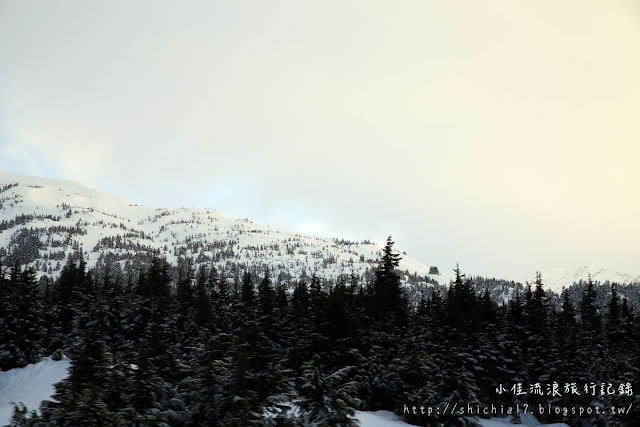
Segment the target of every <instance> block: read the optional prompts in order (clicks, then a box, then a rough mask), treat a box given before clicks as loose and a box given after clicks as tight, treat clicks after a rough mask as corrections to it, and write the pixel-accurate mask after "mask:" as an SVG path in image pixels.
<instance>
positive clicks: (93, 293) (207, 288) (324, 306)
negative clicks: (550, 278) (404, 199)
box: [0, 239, 640, 427]
mask: <svg viewBox="0 0 640 427" xmlns="http://www.w3.org/2000/svg"><path fill="white" fill-rule="evenodd" d="M399 260H400V256H399V255H398V254H396V253H395V252H394V251H393V242H392V241H391V239H389V240H388V241H387V244H386V246H385V248H384V251H383V253H382V256H381V259H380V262H379V265H378V268H377V270H376V271H375V275H374V277H373V278H372V279H371V280H370V281H368V282H367V283H359V282H358V280H357V278H355V277H351V278H346V279H340V280H338V281H337V282H336V283H331V284H329V285H327V284H323V282H322V281H321V280H320V279H319V278H317V277H312V278H311V279H310V280H309V281H308V282H307V281H300V282H297V283H295V284H293V285H290V286H288V287H287V285H285V284H282V283H277V282H276V281H274V280H273V279H272V278H271V275H270V271H269V270H268V269H267V270H265V271H264V273H263V274H262V275H260V276H256V275H254V274H250V273H245V274H243V275H241V276H239V277H236V278H235V279H232V280H230V279H228V278H224V277H221V276H220V275H219V274H218V272H217V271H216V269H215V268H214V267H213V266H209V267H201V268H199V269H198V270H197V271H196V270H195V269H194V268H193V267H191V266H190V264H189V263H185V264H183V266H182V268H181V269H180V271H179V274H178V275H177V277H173V276H172V275H171V274H170V272H169V266H168V264H167V262H166V261H165V260H164V259H162V258H159V257H158V258H154V259H153V261H152V262H151V263H150V265H149V266H148V268H147V269H146V270H145V271H144V272H143V273H142V274H140V276H139V277H138V278H137V279H135V280H134V279H126V280H125V279H123V278H122V277H123V276H121V275H119V274H118V269H117V268H113V269H103V270H102V271H101V272H100V273H98V272H96V271H90V270H88V269H87V266H86V264H85V262H84V260H83V257H82V256H78V257H75V258H73V259H71V260H70V261H69V262H68V263H67V265H66V266H65V267H64V268H63V269H62V271H61V274H60V276H59V278H58V279H57V280H55V281H54V282H52V283H48V282H46V283H45V285H44V286H43V285H42V284H39V283H38V282H37V281H36V276H35V273H34V272H33V271H32V270H29V269H21V268H20V266H19V265H18V264H13V266H11V267H8V268H4V269H0V369H1V370H8V369H12V368H15V367H21V366H25V365H26V364H30V363H36V362H37V361H38V360H40V358H41V357H42V356H48V355H51V354H54V355H56V356H55V357H62V356H61V354H62V353H64V354H65V355H67V356H68V357H69V358H70V359H71V367H70V371H69V376H68V377H67V378H66V379H65V380H63V381H62V382H60V383H58V384H56V386H55V389H56V392H55V395H54V396H53V400H50V401H45V402H43V404H42V405H41V407H40V408H39V412H38V413H36V412H34V411H32V410H34V409H36V408H25V407H24V406H22V405H20V404H17V405H16V409H15V413H14V417H13V421H12V425H15V426H78V425H82V426H343V427H350V426H355V425H357V421H356V420H355V419H354V414H355V410H379V409H385V410H393V411H396V412H397V413H399V414H401V415H403V416H404V417H405V420H406V421H407V422H409V423H412V424H416V425H420V426H440V425H446V426H473V425H477V415H476V414H468V413H465V412H462V411H455V412H453V413H446V412H444V411H443V409H444V408H445V407H446V405H447V404H449V405H454V404H456V405H458V407H460V408H463V407H467V406H468V405H471V406H474V407H483V406H489V405H492V404H493V405H505V406H510V405H515V404H522V403H528V404H530V405H540V404H542V405H551V406H553V407H556V406H565V407H566V406H579V405H582V406H587V405H589V406H600V407H603V408H605V407H607V406H610V405H628V404H629V403H631V402H633V401H634V399H638V396H637V395H636V394H635V393H632V394H631V395H630V396H629V395H622V394H620V393H614V394H604V395H601V394H599V393H595V394H588V393H585V392H583V393H580V394H570V395H566V394H563V396H562V397H558V396H557V395H556V396H554V395H552V394H547V393H544V392H543V393H541V394H536V393H523V394H518V393H513V392H509V391H508V390H509V389H510V387H511V386H515V385H516V384H524V388H525V390H524V391H525V392H528V391H529V390H527V389H528V388H529V386H530V385H533V384H538V383H539V384H543V385H544V384H553V383H557V384H560V385H561V387H562V385H564V384H572V383H575V384H578V385H579V386H581V385H582V384H591V383H594V384H597V386H598V389H599V387H600V384H602V383H606V384H608V383H612V384H615V385H616V387H617V386H618V385H620V384H627V383H628V384H632V385H635V386H637V387H640V381H639V379H640V345H639V344H640V341H639V337H640V326H639V325H640V318H639V316H638V314H637V313H634V312H633V310H632V309H630V307H629V306H628V304H627V301H626V299H623V298H620V297H618V295H617V292H616V288H615V286H613V287H612V288H611V289H612V291H611V297H610V299H609V302H608V303H607V304H606V306H599V305H598V304H597V302H596V297H595V293H596V291H595V285H594V284H593V283H592V282H589V284H588V286H587V287H586V288H585V290H584V292H583V294H582V297H581V299H580V301H579V304H577V305H576V306H574V305H573V304H572V302H571V301H570V299H569V296H568V294H567V293H566V292H565V293H564V294H563V296H562V298H563V304H562V305H561V307H560V308H559V309H557V308H555V307H554V306H553V305H552V304H551V303H550V302H549V298H548V295H547V294H546V293H545V291H544V289H543V283H542V280H541V278H540V276H538V277H537V279H536V281H535V283H533V284H528V285H527V286H526V287H525V289H524V292H522V293H516V294H514V295H512V297H511V298H510V299H509V301H508V302H501V303H498V302H496V301H493V300H492V299H491V297H490V295H489V292H488V291H487V290H484V291H481V292H479V291H477V290H476V289H475V288H474V286H473V283H472V282H471V280H469V279H467V278H466V277H465V276H464V275H463V274H462V273H461V271H460V270H459V269H456V270H455V279H454V280H453V282H452V283H451V284H450V286H449V287H448V288H447V289H446V291H444V292H441V291H439V290H438V288H435V287H434V288H433V290H432V291H431V292H427V293H425V294H423V295H422V298H421V299H420V300H419V302H418V303H417V304H410V303H409V301H408V298H407V295H406V291H405V288H404V287H403V285H402V284H401V280H400V275H399V274H398V271H397V267H398V262H399ZM502 386H504V388H505V389H506V390H507V392H505V393H498V391H497V390H499V389H501V388H502ZM545 391H546V390H545ZM407 406H408V407H413V406H416V407H420V406H425V407H431V408H439V409H440V413H437V412H436V411H432V412H431V413H429V414H423V413H421V412H420V411H415V413H414V411H409V413H407V411H406V410H405V407H407ZM30 411H31V412H30ZM639 411H640V407H638V405H636V408H633V407H632V412H631V413H629V414H615V415H613V414H610V413H607V412H606V411H604V412H601V413H600V414H598V415H590V416H589V417H588V419H587V418H585V417H583V418H582V419H579V417H578V416H576V415H574V414H570V413H569V414H564V415H563V414H562V413H561V414H555V413H551V414H549V413H547V414H545V415H544V416H541V417H540V418H542V420H543V421H548V422H550V421H554V422H560V421H561V422H567V423H568V424H569V425H580V423H581V422H582V421H590V422H591V423H592V425H594V426H632V425H637V424H633V423H637V420H638V419H640V413H639ZM481 416H482V414H481ZM512 421H513V422H518V416H517V414H513V415H512Z"/></svg>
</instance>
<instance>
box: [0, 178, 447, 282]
mask: <svg viewBox="0 0 640 427" xmlns="http://www.w3.org/2000/svg"><path fill="white" fill-rule="evenodd" d="M78 249H82V250H83V252H84V254H85V257H87V259H88V265H89V267H92V266H94V265H96V263H97V262H99V261H116V262H119V263H121V265H122V266H123V267H126V265H127V262H128V261H132V260H140V259H142V260H144V259H148V257H149V256H150V255H152V254H159V255H161V256H164V257H166V258H167V260H168V261H169V262H170V263H172V264H174V265H175V264H176V263H177V262H178V259H179V258H180V257H188V258H193V259H194V260H195V262H196V264H210V263H213V264H215V265H216V267H217V268H218V270H219V271H222V272H223V273H224V274H226V275H227V277H228V276H230V275H231V274H233V273H232V272H233V271H234V268H235V267H239V268H241V269H243V270H250V271H256V272H261V271H262V270H263V269H264V268H265V267H269V268H270V269H271V271H272V275H273V276H274V277H275V278H276V279H278V280H281V281H285V282H286V281H288V280H291V279H297V278H300V277H304V276H307V277H310V276H311V275H313V274H315V275H317V276H319V277H321V278H325V279H336V278H337V277H339V276H340V275H351V274H354V275H356V276H358V277H360V278H362V277H363V276H364V275H366V274H368V273H370V272H371V271H372V268H373V267H374V266H375V265H376V261H377V259H378V256H379V254H380V251H381V247H379V246H376V245H374V244H371V243H369V242H349V241H344V240H341V239H333V238H326V237H317V236H312V235H306V234H301V233H291V232H286V231H282V230H279V229H276V228H272V227H268V226H264V225H260V224H255V223H253V222H251V221H249V220H240V219H235V218H231V217H229V216H227V215H225V214H223V213H221V212H218V211H216V210H214V209H186V208H182V209H162V208H157V209H156V208H148V207H144V206H141V205H139V204H137V203H134V202H131V201H129V200H125V199H123V198H120V197H117V196H114V195H111V194H107V193H104V192H102V191H99V190H96V189H93V188H90V187H88V186H86V185H83V184H80V183H76V182H71V181H62V180H52V179H45V178H37V177H31V176H25V175H19V174H13V173H8V172H4V171H0V255H1V256H7V255H8V256H10V257H15V258H17V259H18V260H19V261H20V263H21V264H28V265H31V266H33V267H34V268H35V269H36V270H37V271H38V273H39V275H49V276H54V277H55V276H57V274H59V272H60V270H61V268H62V267H63V266H64V264H65V262H66V259H67V257H68V256H69V255H70V254H71V253H73V252H74V251H76V250H78ZM400 268H401V270H404V271H405V272H406V275H405V280H406V281H410V282H411V283H413V284H427V282H430V281H438V282H441V283H442V284H447V283H448V282H449V280H450V276H448V275H442V276H439V275H429V274H428V273H429V267H427V266H426V265H424V264H422V263H420V262H419V261H417V260H415V259H413V258H411V257H409V256H403V259H402V261H401V264H400ZM410 276H413V277H410Z"/></svg>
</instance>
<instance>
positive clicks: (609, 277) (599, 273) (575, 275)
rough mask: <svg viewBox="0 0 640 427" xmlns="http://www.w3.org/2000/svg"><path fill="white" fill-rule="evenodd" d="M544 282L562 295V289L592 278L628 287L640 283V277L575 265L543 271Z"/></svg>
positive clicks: (596, 280)
mask: <svg viewBox="0 0 640 427" xmlns="http://www.w3.org/2000/svg"><path fill="white" fill-rule="evenodd" d="M541 274H542V282H543V283H544V285H545V287H546V288H548V289H550V290H552V291H554V292H557V293H560V292H562V288H568V287H569V286H571V285H573V284H574V283H578V282H581V281H583V282H586V281H587V280H589V276H591V280H593V281H594V282H600V283H605V282H609V283H617V284H620V285H628V284H631V283H640V276H639V277H634V276H630V275H628V274H624V273H619V272H617V271H613V270H608V269H606V268H593V267H585V266H578V265H574V266H572V267H567V268H551V269H549V270H546V271H543V272H542V273H541Z"/></svg>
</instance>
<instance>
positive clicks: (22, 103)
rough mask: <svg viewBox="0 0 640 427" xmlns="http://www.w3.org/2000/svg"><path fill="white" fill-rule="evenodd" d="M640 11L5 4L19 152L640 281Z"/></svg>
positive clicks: (485, 264) (9, 160)
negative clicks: (604, 269)
mask: <svg viewBox="0 0 640 427" xmlns="http://www.w3.org/2000/svg"><path fill="white" fill-rule="evenodd" d="M639 52H640V3H638V2H637V1H635V0H629V1H602V0H592V1H589V0H566V1H557V0H548V1H525V0H522V1H516V0H504V1H492V0H483V1H477V0H446V1H444V0H443V1H426V0H418V1H373V0H363V1H348V0H339V1H327V0H323V1H299V0H291V1H202V2H199V1H180V2H178V1H133V2H131V1H91V2H86V1H69V0H65V1H42V2H37V1H29V2H24V1H7V0H0V168H3V169H6V170H9V171H13V172H18V173H30V174H36V175H43V176H48V177H54V178H66V179H73V180H78V181H83V182H86V183H88V184H90V185H92V186H94V187H97V188H100V189H103V190H106V191H109V192H113V193H117V194H119V195H122V196H124V197H127V198H130V199H133V200H136V201H138V202H141V203H143V204H145V205H149V206H198V207H213V208H217V209H219V210H221V211H223V212H226V213H228V214H230V215H234V216H238V217H243V218H244V217H248V218H251V219H253V220H254V221H256V222H261V223H266V224H271V225H275V226H279V227H281V228H285V229H292V230H300V231H309V232H317V233H321V234H325V235H332V236H346V237H350V238H354V239H362V238H372V239H374V240H376V241H378V242H383V241H384V238H385V236H386V235H387V234H393V236H394V238H395V239H396V241H397V243H398V245H399V247H400V248H401V249H404V250H406V251H407V252H408V253H409V254H410V255H413V256H414V257H416V258H418V259H419V260H421V261H423V262H424V263H426V264H429V265H438V266H440V268H441V269H444V270H448V269H450V268H452V267H453V266H454V264H455V263H456V262H460V264H461V266H462V268H463V270H465V271H467V272H469V273H474V274H483V275H495V276H506V277H514V278H518V279H521V278H529V277H532V276H533V273H534V272H535V271H536V270H537V269H546V268H550V267H557V266H569V265H574V264H581V265H591V266H603V267H608V268H612V269H615V270H619V271H622V272H626V273H629V274H640V262H639V261H640V195H639V194H640V193H639V191H638V187H639V184H640V164H639V160H640V78H639V77H638V76H640V55H639Z"/></svg>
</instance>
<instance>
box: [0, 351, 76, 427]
mask: <svg viewBox="0 0 640 427" xmlns="http://www.w3.org/2000/svg"><path fill="white" fill-rule="evenodd" d="M70 365H71V363H70V361H69V359H63V360H59V361H55V360H52V359H51V358H47V359H43V360H42V361H41V362H39V363H35V364H33V365H27V366H25V367H24V368H16V369H11V370H9V371H6V372H0V426H3V425H6V424H9V422H11V416H12V415H13V405H12V403H11V402H16V403H19V402H22V403H24V404H25V405H26V406H27V408H28V409H29V410H30V411H31V410H33V409H38V407H39V406H40V402H42V401H43V400H46V399H50V398H51V396H52V395H53V393H54V392H55V390H54V388H53V385H54V384H55V383H57V382H60V381H62V380H63V379H65V378H66V377H67V375H68V369H69V366H70Z"/></svg>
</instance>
